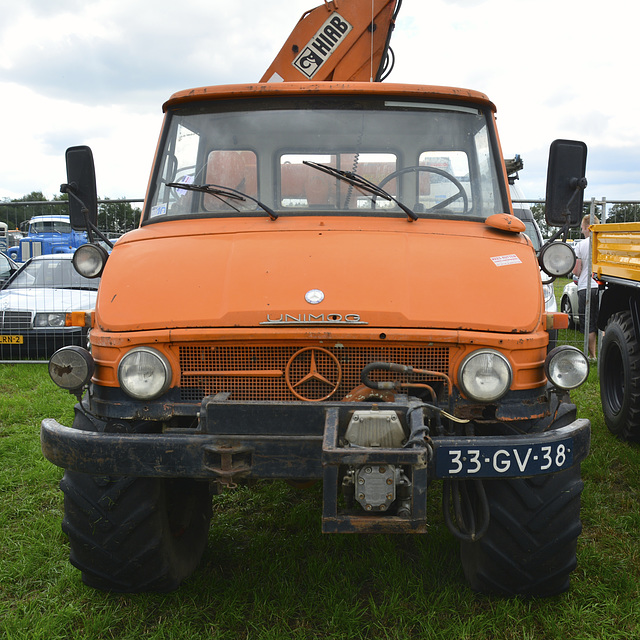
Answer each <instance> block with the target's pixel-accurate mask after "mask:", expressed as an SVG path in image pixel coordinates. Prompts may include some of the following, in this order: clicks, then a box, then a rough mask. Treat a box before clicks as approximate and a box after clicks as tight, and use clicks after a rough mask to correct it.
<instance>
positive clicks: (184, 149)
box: [150, 124, 200, 218]
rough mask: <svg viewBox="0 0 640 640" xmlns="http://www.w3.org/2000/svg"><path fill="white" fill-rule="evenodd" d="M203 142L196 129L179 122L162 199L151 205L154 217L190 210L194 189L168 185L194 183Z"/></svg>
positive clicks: (167, 162)
mask: <svg viewBox="0 0 640 640" xmlns="http://www.w3.org/2000/svg"><path fill="white" fill-rule="evenodd" d="M199 144H200V136H199V135H198V134H197V133H196V132H195V131H192V130H191V129H188V128H187V127H184V126H183V125H181V124H178V126H177V129H176V135H175V137H174V139H173V140H172V143H171V145H170V148H169V152H168V153H167V155H166V156H165V162H164V166H163V168H162V174H161V181H162V182H161V187H160V189H159V190H158V201H157V203H155V204H154V206H152V207H151V214H150V215H151V217H152V218H154V217H156V216H161V215H166V214H167V213H170V214H174V215H175V214H179V213H183V212H185V211H188V210H189V208H190V206H191V197H192V192H190V191H186V190H185V189H174V188H172V187H167V186H166V185H167V183H170V182H182V183H185V184H193V182H194V181H195V171H196V164H197V159H198V147H199Z"/></svg>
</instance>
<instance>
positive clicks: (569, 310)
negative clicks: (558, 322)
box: [560, 281, 580, 329]
mask: <svg viewBox="0 0 640 640" xmlns="http://www.w3.org/2000/svg"><path fill="white" fill-rule="evenodd" d="M560 311H562V312H563V313H566V314H567V315H568V316H569V329H577V328H578V327H579V326H580V317H579V315H578V285H577V284H576V283H575V281H574V282H569V283H568V284H566V285H565V287H564V289H563V290H562V297H561V298H560Z"/></svg>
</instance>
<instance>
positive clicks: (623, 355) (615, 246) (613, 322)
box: [591, 222, 640, 440]
mask: <svg viewBox="0 0 640 640" xmlns="http://www.w3.org/2000/svg"><path fill="white" fill-rule="evenodd" d="M591 230H592V236H591V238H592V251H593V255H592V262H593V272H594V274H595V276H596V277H597V278H598V280H600V282H602V283H603V288H604V291H603V293H602V299H601V302H600V310H599V314H598V329H600V330H602V331H604V337H603V339H602V343H601V353H600V363H599V372H600V396H601V398H602V411H603V413H604V418H605V422H606V424H607V427H608V428H609V430H610V431H611V432H612V433H614V434H615V435H617V436H618V437H620V438H623V439H625V440H640V222H625V223H621V224H596V225H593V227H592V228H591Z"/></svg>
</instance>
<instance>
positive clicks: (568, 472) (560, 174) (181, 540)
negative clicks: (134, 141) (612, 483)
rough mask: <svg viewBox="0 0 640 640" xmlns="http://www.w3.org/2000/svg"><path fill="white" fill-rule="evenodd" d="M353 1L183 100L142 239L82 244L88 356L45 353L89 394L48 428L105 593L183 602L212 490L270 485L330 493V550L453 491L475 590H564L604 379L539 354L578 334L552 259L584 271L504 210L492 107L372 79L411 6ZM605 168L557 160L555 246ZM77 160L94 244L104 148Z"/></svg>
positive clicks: (584, 366) (77, 180)
mask: <svg viewBox="0 0 640 640" xmlns="http://www.w3.org/2000/svg"><path fill="white" fill-rule="evenodd" d="M337 4H338V3H325V5H324V6H320V7H319V8H318V9H317V10H315V11H314V12H312V13H311V14H308V15H306V16H305V17H304V18H303V20H302V21H301V23H300V25H299V27H300V28H299V29H297V30H296V31H294V34H292V36H291V38H290V39H289V40H288V41H287V43H286V44H285V47H284V48H283V52H284V53H283V55H285V56H288V59H289V60H290V62H289V63H287V62H286V60H285V62H283V61H282V58H280V59H279V61H278V63H277V65H276V67H277V68H270V70H269V71H268V72H267V76H268V77H267V78H266V80H271V82H261V83H257V84H247V85H233V86H217V87H203V88H198V89H191V90H189V91H183V92H180V93H177V94H175V95H173V96H172V97H171V98H170V99H169V100H168V102H167V103H166V104H165V105H164V113H165V119H164V124H163V126H162V131H161V134H160V140H159V143H158V148H157V152H156V156H155V160H154V163H153V168H152V171H151V178H150V181H149V185H148V192H147V196H146V200H145V205H144V211H143V215H142V219H141V222H140V226H139V228H138V229H136V230H134V231H132V232H130V233H128V234H126V235H125V236H124V237H122V238H121V239H120V240H119V241H118V242H117V244H115V246H114V247H113V250H112V251H111V253H110V254H108V253H107V252H106V251H105V250H104V249H103V248H102V247H101V246H100V245H98V244H97V243H93V244H91V243H90V244H87V245H85V246H84V247H81V248H80V249H78V251H77V252H76V254H75V264H76V268H77V269H78V270H79V271H81V272H82V273H84V274H86V275H93V276H98V275H100V274H101V275H102V280H101V284H100V290H99V294H98V300H97V304H96V307H95V310H94V312H93V313H91V314H90V316H89V315H88V316H87V321H88V322H90V324H91V331H90V343H91V344H90V350H84V349H80V348H67V349H64V350H61V351H59V352H57V353H56V354H55V355H54V356H53V357H52V359H51V362H50V367H49V369H50V373H51V376H52V378H53V379H54V380H55V381H56V383H57V384H58V385H60V386H61V387H63V388H66V389H69V390H70V391H72V392H73V393H74V394H75V395H77V397H78V404H77V405H76V409H75V420H74V423H73V425H72V426H71V427H67V426H62V425H60V424H58V423H57V422H56V421H55V420H51V419H47V420H44V421H43V423H42V430H41V437H42V446H43V451H44V454H45V456H46V457H47V458H48V459H49V460H51V461H52V462H53V463H55V464H57V465H59V466H60V467H63V468H64V469H65V473H64V478H63V480H62V484H61V486H62V490H63V491H64V494H65V515H64V523H63V528H64V530H65V532H66V533H67V535H68V537H69V541H70V546H71V562H72V563H73V564H74V565H75V566H76V567H78V568H79V569H80V570H81V572H82V577H83V580H84V581H85V583H87V584H88V585H91V586H94V587H97V588H100V589H106V590H113V591H143V590H168V589H173V588H176V587H177V586H178V585H179V584H180V582H181V581H182V580H184V579H185V578H186V577H188V576H189V575H190V574H191V573H192V572H193V571H194V570H195V568H196V566H197V564H198V562H199V560H200V557H201V555H202V553H203V550H204V548H205V546H206V544H207V534H208V529H209V521H210V517H211V508H210V504H211V491H212V490H213V491H220V490H232V489H233V487H235V486H236V485H237V484H239V483H242V482H248V481H251V480H254V479H258V478H259V479H274V480H275V479H282V480H286V481H290V482H291V483H292V484H295V485H298V486H299V485H301V484H302V485H304V484H307V483H308V482H309V481H318V480H320V481H322V483H323V502H322V529H323V531H324V532H327V533H367V532H375V533H416V534H420V533H426V532H427V528H428V522H427V516H426V513H427V501H428V499H429V495H430V487H431V483H432V482H433V481H436V480H441V481H443V483H444V487H443V495H444V500H443V507H444V509H443V517H444V520H445V521H446V524H447V526H448V527H449V529H450V530H451V532H452V534H453V535H454V536H456V538H458V539H459V540H460V545H461V557H462V565H463V567H464V571H465V574H466V576H467V578H468V581H469V583H470V585H471V587H472V588H473V589H476V590H479V591H483V592H500V593H505V594H528V595H549V594H554V593H557V592H560V591H563V590H565V589H567V588H568V585H569V575H570V573H571V571H572V570H573V569H574V567H575V565H576V540H577V537H578V535H579V533H580V531H581V524H580V495H581V491H582V481H581V476H580V463H581V461H582V460H583V459H584V458H585V456H586V455H587V453H588V449H589V441H590V424H589V421H588V420H584V419H578V418H577V416H576V407H575V405H574V404H572V403H571V402H570V399H569V390H570V389H572V388H574V387H577V386H579V385H580V384H581V383H582V382H583V381H584V380H585V378H586V376H587V374H588V362H587V359H586V358H585V357H584V355H583V354H582V353H581V352H580V351H578V350H577V349H575V348H572V347H568V346H564V347H558V348H556V349H554V350H552V351H551V352H550V353H547V345H548V340H549V334H548V332H549V331H550V330H553V329H557V328H562V327H566V324H567V317H566V315H564V314H559V313H558V314H547V313H545V306H544V298H543V293H542V284H541V279H540V270H539V264H540V265H542V268H543V269H544V270H545V272H546V273H547V274H549V276H550V277H553V276H558V275H562V274H566V273H568V272H569V271H570V270H571V269H572V267H573V264H574V261H575V257H574V255H573V252H572V250H571V249H570V247H569V246H568V245H567V244H566V243H565V242H551V243H549V244H547V245H546V246H545V247H544V248H543V250H542V251H541V254H540V256H537V255H536V252H535V251H534V249H533V247H532V243H531V241H530V240H529V238H528V237H527V236H526V235H525V234H524V233H523V231H524V225H523V223H522V222H521V221H519V220H518V219H517V218H516V217H514V216H513V215H512V207H511V202H510V200H509V189H508V183H507V176H506V172H505V166H504V162H503V160H502V153H501V149H500V144H499V141H498V134H497V131H496V123H495V107H494V105H493V104H492V103H491V102H490V101H489V99H488V98H487V97H486V96H485V95H483V94H482V93H478V92H476V91H470V90H464V89H454V88H449V87H438V86H414V85H404V84H386V83H381V82H375V81H373V82H372V81H371V80H376V79H380V76H381V75H382V68H384V66H385V62H384V61H385V60H387V53H386V51H387V45H388V33H389V32H390V29H389V26H390V23H391V17H393V16H395V13H394V12H396V11H397V5H396V3H395V2H388V1H385V0H376V8H377V9H379V11H378V12H376V13H375V15H374V16H373V23H374V24H373V25H371V24H370V23H369V22H368V20H369V18H367V14H366V12H365V9H364V8H363V7H370V6H371V5H370V2H369V0H366V1H365V2H360V5H359V6H360V9H359V10H358V11H354V8H357V7H358V4H357V3H356V2H350V3H348V2H346V0H344V1H342V2H340V6H339V7H337V6H336V5H337ZM389 6H391V9H393V11H394V12H392V13H384V11H387V12H388V11H389ZM381 7H382V8H381ZM363 15H364V18H363ZM309 20H311V23H310V24H309ZM313 20H316V22H313ZM376 20H377V21H379V23H380V24H379V25H378V24H376ZM363 22H364V27H363V26H362V24H361V23H363ZM302 27H304V28H302ZM301 34H302V35H301ZM305 34H306V35H305ZM371 34H373V36H374V39H375V38H379V41H376V42H374V43H373V44H372V43H371ZM354 39H357V40H354ZM362 39H364V45H362V42H363V40H362ZM358 43H360V44H358ZM342 46H344V47H345V48H346V50H349V51H356V52H357V51H363V52H365V54H364V55H365V58H366V64H364V65H362V64H359V63H358V62H357V61H354V57H355V56H351V55H349V56H346V55H345V54H344V53H343V54H341V53H340V51H341V47H342ZM349 47H351V48H350V49H349ZM369 51H372V52H375V55H373V57H372V58H371V60H370V59H369ZM334 54H336V55H337V56H338V57H337V60H339V61H344V60H345V57H346V58H348V59H349V62H350V63H351V66H350V67H349V69H350V70H349V71H345V70H344V68H343V70H341V71H340V73H339V74H338V75H339V79H336V77H335V71H336V68H337V64H336V63H335V62H334V60H333V59H332V56H333V55H334ZM323 56H324V57H323ZM286 64H290V66H291V67H292V70H291V75H287V71H286V68H287V67H286ZM299 69H301V71H299ZM314 69H315V72H316V74H315V75H314ZM294 73H296V74H299V79H297V80H292V79H291V78H292V75H293V74H294ZM320 73H321V74H322V75H317V74H320ZM349 74H351V75H349ZM363 74H364V75H363ZM319 77H320V78H321V79H320V80H319V79H318V78H319ZM354 77H355V80H354V79H353V78H354ZM278 78H284V79H286V80H287V81H286V82H274V81H273V80H278ZM362 79H364V81H362ZM585 165H586V148H585V147H584V145H582V143H577V142H571V141H556V142H555V143H553V145H552V147H551V154H550V168H549V175H548V188H547V198H548V200H547V208H546V209H547V220H548V222H549V224H551V225H556V226H560V227H561V228H560V230H559V231H558V233H557V234H556V235H557V236H560V235H561V234H562V233H564V237H565V238H566V233H567V231H568V229H569V227H570V226H577V225H578V224H579V221H580V215H581V206H582V192H583V188H584V185H585V180H584V171H585ZM67 170H68V183H67V184H66V185H64V190H65V191H66V192H68V193H69V196H70V212H71V216H72V219H73V224H74V226H75V227H77V228H81V229H84V228H87V229H88V230H89V232H90V234H91V236H92V237H95V235H96V233H97V230H96V227H95V224H96V195H95V194H96V188H95V175H94V169H93V160H92V156H91V152H90V150H89V149H88V148H87V147H73V148H71V149H69V150H68V152H67ZM83 319H84V316H82V318H80V320H83ZM76 320H77V318H76ZM425 570H427V571H428V570H429V568H428V567H425Z"/></svg>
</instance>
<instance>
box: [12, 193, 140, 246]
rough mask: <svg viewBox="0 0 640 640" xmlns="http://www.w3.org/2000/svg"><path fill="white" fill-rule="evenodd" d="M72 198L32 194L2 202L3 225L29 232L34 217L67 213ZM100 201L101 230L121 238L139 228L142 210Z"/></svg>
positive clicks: (108, 200)
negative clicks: (68, 202) (28, 228)
mask: <svg viewBox="0 0 640 640" xmlns="http://www.w3.org/2000/svg"><path fill="white" fill-rule="evenodd" d="M68 199H69V196H68V195H67V194H66V193H64V194H61V195H59V196H57V195H56V196H54V197H53V198H52V199H51V200H48V199H47V198H46V197H45V195H44V194H43V193H42V192H41V191H32V192H31V193H28V194H26V195H24V196H22V197H21V198H15V199H13V200H9V199H3V200H0V222H6V223H7V225H8V227H9V229H10V230H13V229H17V230H21V231H22V230H25V229H26V225H27V224H28V222H29V220H30V219H31V218H32V217H33V216H41V215H56V214H57V215H61V214H62V215H65V214H67V213H68V209H67V205H66V202H67V200H68ZM100 200H101V202H100V203H99V204H98V228H99V229H100V230H101V231H103V232H107V233H111V234H117V235H120V234H122V233H125V232H126V231H130V230H131V229H134V228H136V227H137V226H138V223H139V222H140V215H141V213H142V211H141V209H140V208H139V207H135V206H132V204H131V203H130V202H113V201H111V199H110V198H100ZM118 200H125V198H118Z"/></svg>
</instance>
